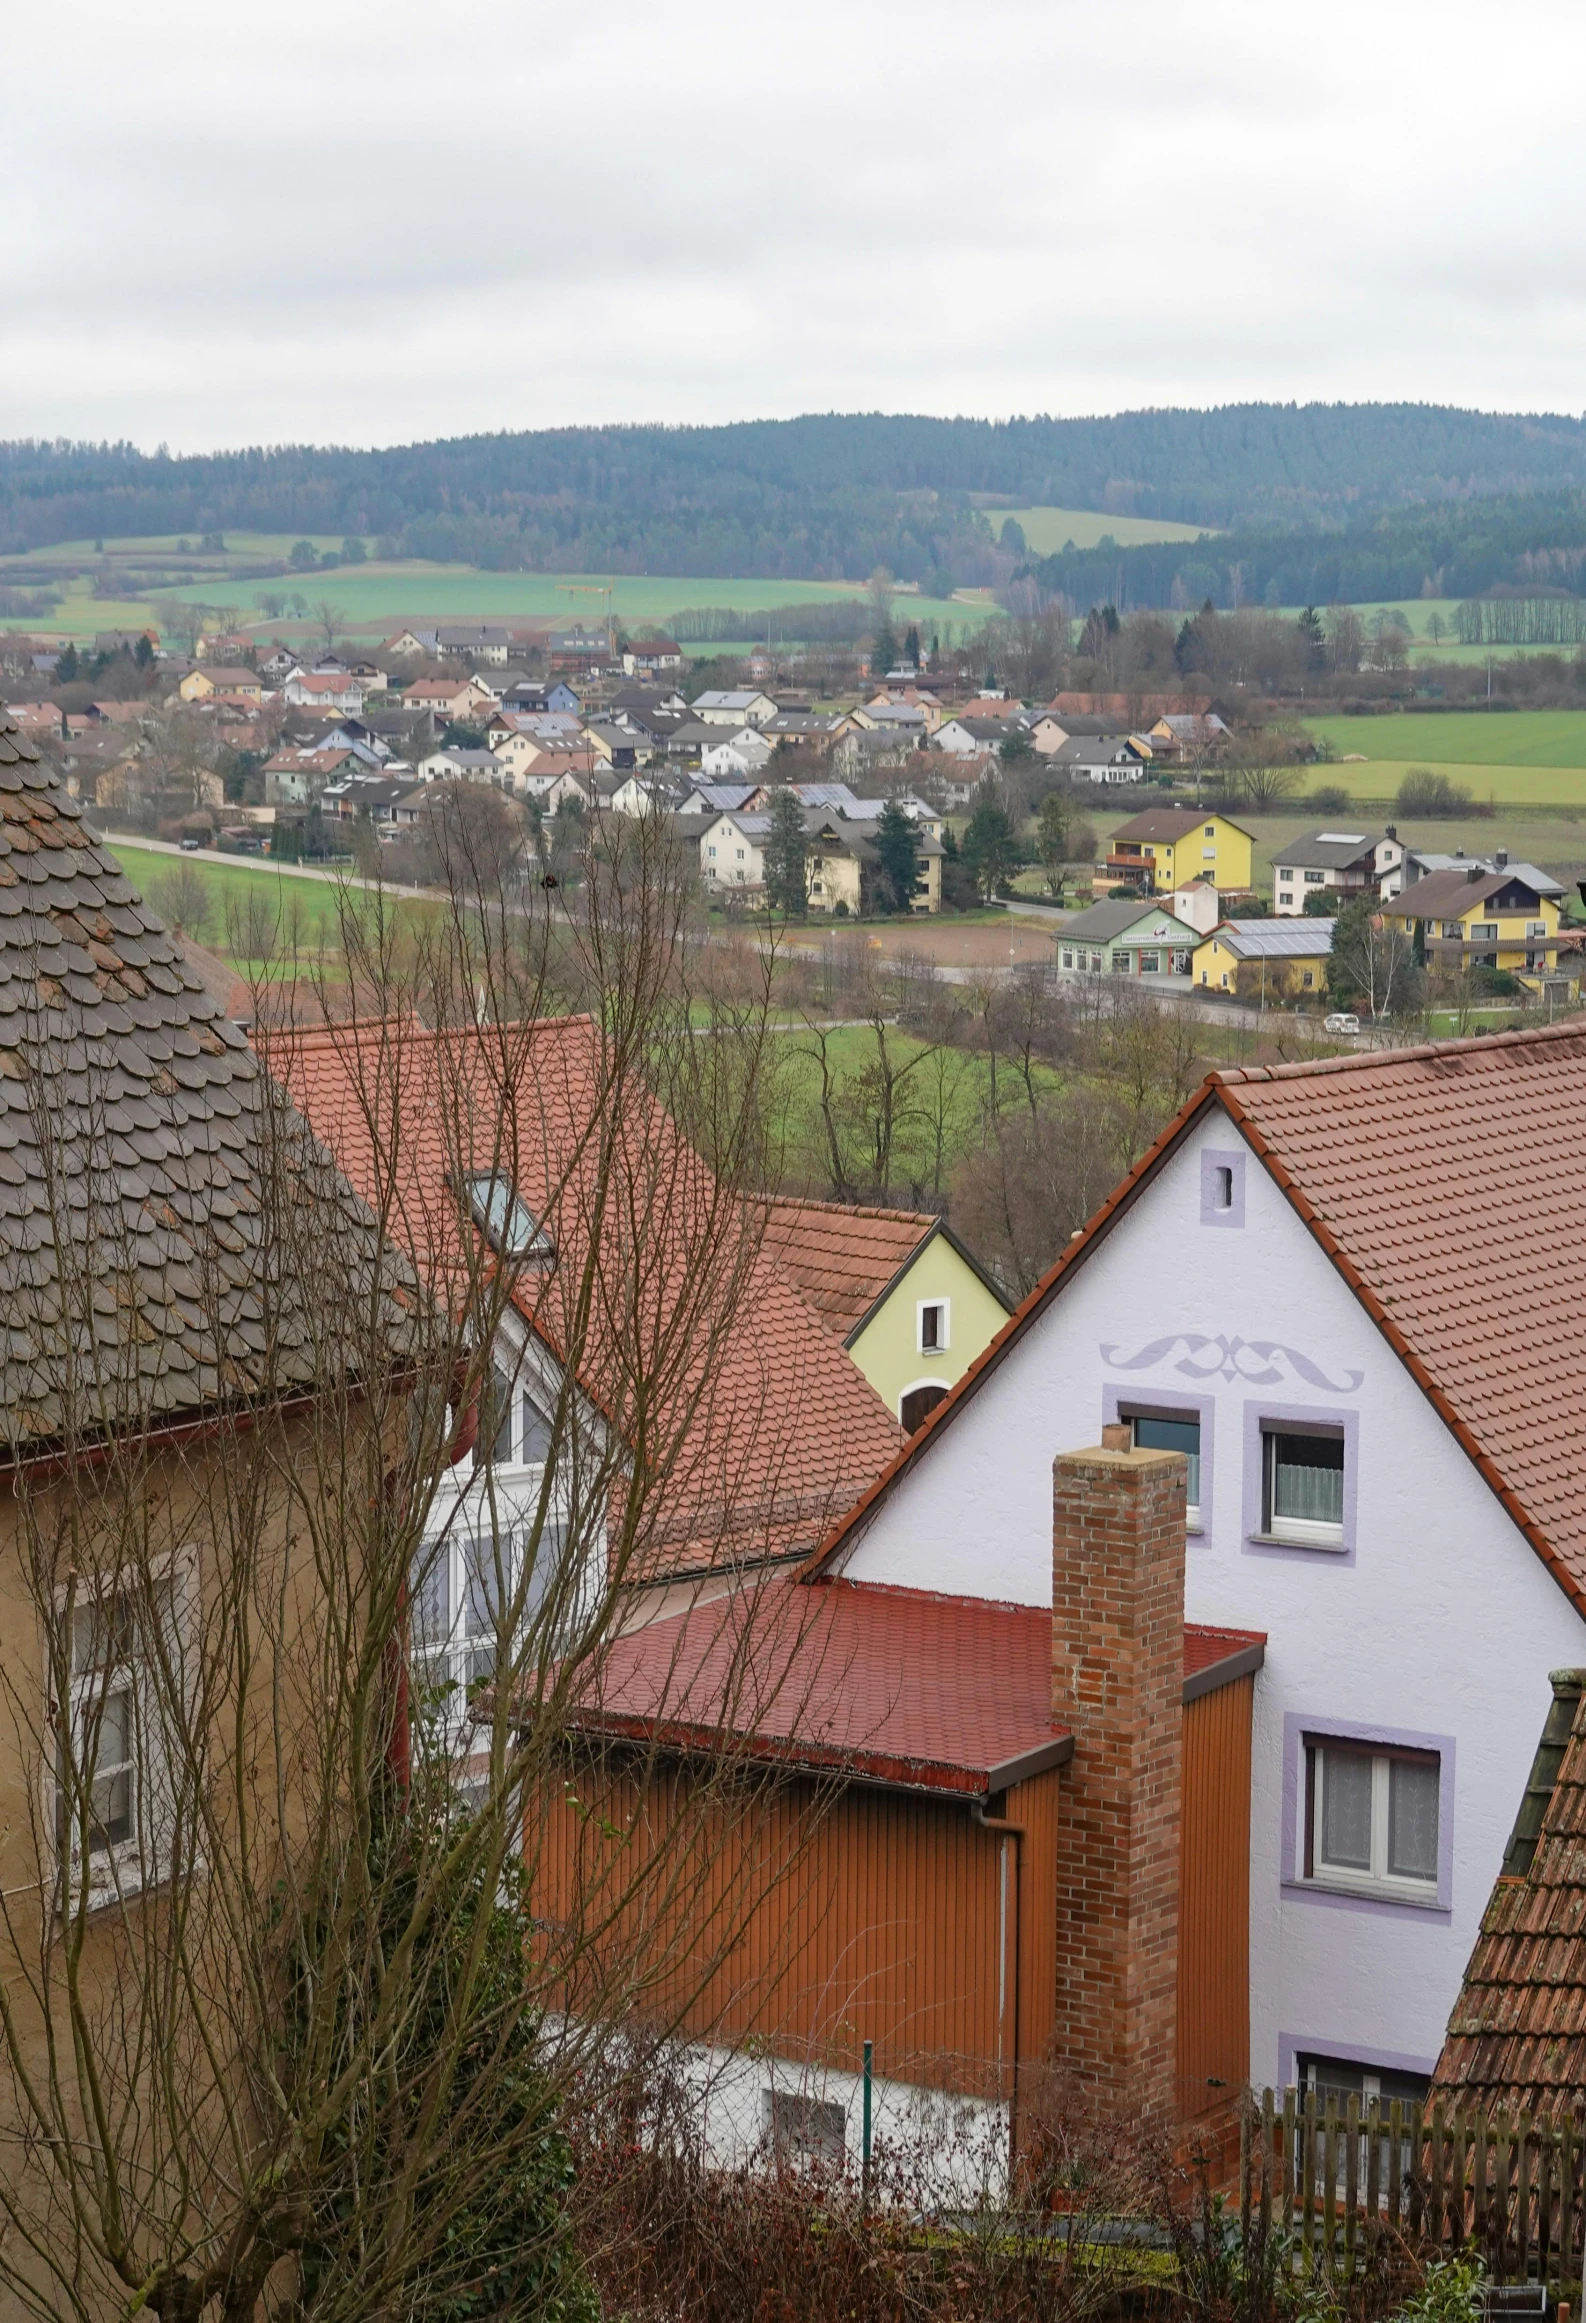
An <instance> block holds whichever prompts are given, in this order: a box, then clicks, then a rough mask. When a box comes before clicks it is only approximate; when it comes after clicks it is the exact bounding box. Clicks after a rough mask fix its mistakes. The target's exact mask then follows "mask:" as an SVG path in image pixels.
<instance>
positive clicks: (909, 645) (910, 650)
mask: <svg viewBox="0 0 1586 2323" xmlns="http://www.w3.org/2000/svg"><path fill="white" fill-rule="evenodd" d="M903 658H904V660H905V661H906V662H910V663H912V664H913V666H914V668H915V669H918V668H919V666H920V633H919V631H918V630H917V629H916V628H915V627H914V626H913V624H912V623H910V626H909V634H908V636H907V637H906V638H905V639H904V640H903Z"/></svg>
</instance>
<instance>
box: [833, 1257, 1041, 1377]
mask: <svg viewBox="0 0 1586 2323" xmlns="http://www.w3.org/2000/svg"><path fill="white" fill-rule="evenodd" d="M925 1299H946V1300H948V1301H949V1312H948V1344H947V1347H946V1349H945V1350H943V1349H933V1350H932V1351H931V1352H929V1353H921V1351H920V1349H919V1345H918V1340H919V1306H920V1302H921V1301H922V1300H925ZM1007 1319H1008V1311H1007V1309H1006V1307H1004V1306H1002V1305H1001V1304H999V1302H998V1301H997V1300H996V1299H994V1298H993V1297H992V1295H991V1293H990V1291H988V1290H987V1288H986V1286H985V1284H984V1283H983V1282H982V1281H981V1279H980V1277H979V1276H978V1275H977V1274H976V1272H975V1270H974V1268H973V1267H970V1266H966V1265H965V1264H964V1261H963V1260H962V1259H961V1258H960V1257H959V1255H958V1253H957V1251H956V1250H955V1249H954V1248H953V1246H952V1244H951V1243H950V1242H946V1241H944V1240H943V1239H942V1237H941V1235H940V1234H933V1235H932V1237H931V1239H930V1241H929V1242H928V1243H927V1244H926V1245H925V1248H924V1249H923V1250H922V1251H921V1253H920V1255H919V1257H918V1258H917V1259H916V1260H915V1261H914V1264H913V1265H912V1266H911V1267H910V1269H909V1271H908V1273H907V1274H906V1275H905V1276H904V1278H903V1280H902V1282H900V1283H899V1284H898V1285H897V1287H896V1289H895V1290H894V1291H893V1293H892V1296H891V1297H890V1298H889V1299H888V1301H887V1303H886V1305H885V1306H884V1307H883V1308H882V1310H881V1312H880V1314H879V1315H877V1316H876V1317H875V1319H874V1320H873V1321H872V1322H871V1323H869V1324H867V1325H866V1327H865V1329H864V1330H863V1331H862V1332H861V1333H860V1335H859V1337H858V1338H857V1339H856V1340H855V1341H854V1344H853V1346H852V1347H851V1348H850V1349H849V1353H850V1354H851V1355H852V1356H853V1359H854V1361H855V1362H856V1363H857V1364H858V1366H859V1368H860V1370H861V1371H862V1372H863V1373H864V1375H865V1377H866V1379H868V1380H869V1382H870V1384H871V1386H872V1387H873V1388H874V1389H875V1391H876V1393H877V1395H879V1396H880V1398H881V1400H882V1402H883V1403H884V1404H885V1405H886V1406H887V1408H888V1410H889V1411H891V1412H893V1413H894V1414H896V1412H897V1410H898V1406H899V1403H900V1402H901V1400H902V1398H903V1397H904V1396H905V1395H906V1394H907V1393H908V1391H909V1389H910V1388H911V1387H919V1386H921V1385H922V1384H923V1383H924V1382H925V1381H927V1380H933V1379H939V1380H941V1381H942V1382H943V1384H944V1385H945V1386H947V1387H951V1386H953V1385H954V1383H955V1382H956V1381H958V1380H960V1379H962V1378H963V1376H964V1373H965V1372H966V1371H967V1370H968V1369H969V1366H970V1365H971V1363H973V1362H974V1360H975V1357H976V1356H977V1355H978V1354H979V1353H980V1351H981V1349H982V1348H983V1347H987V1346H989V1345H990V1343H991V1341H992V1340H993V1339H994V1338H995V1337H996V1335H997V1333H998V1332H999V1331H1000V1330H1001V1329H1002V1326H1003V1324H1004V1323H1005V1322H1006V1321H1007Z"/></svg>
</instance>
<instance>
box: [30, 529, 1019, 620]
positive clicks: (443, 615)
mask: <svg viewBox="0 0 1586 2323" xmlns="http://www.w3.org/2000/svg"><path fill="white" fill-rule="evenodd" d="M299 537H302V538H306V539H309V540H310V541H311V542H312V545H313V546H314V547H315V548H316V549H317V550H318V551H319V552H320V553H321V554H324V553H327V552H334V551H339V550H340V547H341V543H340V541H339V540H332V539H329V538H327V537H324V536H318V537H316V536H315V535H312V534H305V535H301V536H299ZM292 545H293V543H292V541H291V540H290V539H288V538H287V537H286V536H285V535H284V534H283V535H273V534H264V533H228V534H227V535H226V548H225V553H224V554H223V555H220V554H212V555H207V556H206V555H204V554H202V553H199V552H198V551H196V550H195V549H193V548H192V546H191V544H190V546H189V552H188V553H187V554H185V555H184V554H183V553H182V551H181V548H180V544H179V542H178V541H177V540H176V538H175V537H174V536H168V537H165V538H161V539H157V540H154V539H145V540H138V539H127V540H110V541H106V542H105V544H104V547H103V550H102V551H101V550H99V549H96V547H95V545H94V543H93V542H92V541H76V542H71V543H63V544H61V545H60V546H58V547H55V548H51V549H45V550H40V551H37V552H35V553H33V554H30V555H29V556H27V557H26V558H0V585H4V584H5V583H6V581H7V579H8V567H15V566H18V565H21V566H25V567H26V569H27V571H28V573H29V574H32V573H34V572H36V571H37V570H38V569H39V568H41V567H45V566H50V565H54V566H57V567H69V566H71V565H89V566H92V565H96V564H97V563H98V561H99V558H100V556H101V555H103V556H105V557H107V558H109V559H110V560H111V565H112V570H113V571H114V570H115V569H116V568H117V567H118V566H119V567H123V568H124V567H125V566H127V565H128V564H132V563H135V561H136V560H138V559H147V560H148V561H149V562H150V563H156V562H165V561H168V560H174V561H179V562H180V563H181V564H182V566H183V567H184V568H185V571H186V574H187V577H185V578H184V579H183V580H182V581H181V582H179V583H177V584H173V585H172V586H170V587H166V588H157V589H152V590H150V591H149V592H148V593H147V594H145V595H128V596H125V597H97V596H95V595H94V575H93V573H92V572H88V571H83V572H79V573H78V574H77V575H76V577H75V578H74V579H71V580H69V581H66V582H64V583H63V587H64V592H65V593H64V595H63V598H62V602H61V604H60V605H59V607H58V608H57V609H56V610H55V611H54V612H52V613H50V614H48V615H45V616H41V617H40V618H39V619H38V621H37V622H36V624H35V626H36V627H38V628H40V629H48V630H52V631H60V632H61V633H63V634H64V635H67V636H71V637H85V636H86V637H91V636H93V635H94V634H95V632H96V631H99V630H103V629H124V628H134V627H140V626H142V625H143V624H145V623H149V622H153V623H154V624H156V625H159V624H160V622H161V618H162V609H163V608H165V607H166V606H167V605H168V604H169V603H170V602H172V601H177V602H194V601H197V602H202V603H203V604H205V605H207V606H213V607H214V608H215V609H216V610H217V611H224V612H225V613H226V614H228V615H229V616H230V617H232V618H234V619H236V620H237V621H238V622H239V623H240V624H243V625H246V626H249V627H253V626H259V627H261V628H263V629H264V630H266V632H267V633H269V634H271V635H274V634H276V633H279V634H281V635H282V636H284V637H288V638H293V637H296V636H298V635H304V636H306V635H308V634H309V632H310V630H311V629H312V626H313V625H312V623H305V622H304V621H303V620H301V619H295V620H294V619H292V618H290V617H288V618H286V619H284V620H281V621H275V622H268V623H267V622H265V621H264V619H263V616H262V615H261V614H260V612H259V609H258V606H257V604H256V602H255V600H256V598H257V597H259V596H263V595H269V596H283V597H287V598H291V597H293V596H301V597H303V598H305V599H306V600H307V601H308V603H309V604H315V603H317V602H318V601H319V600H320V599H322V598H323V599H325V600H327V601H328V602H329V603H331V604H333V605H335V606H337V607H339V608H340V611H341V613H342V615H343V616H344V618H345V623H346V627H347V630H348V631H349V633H350V634H354V635H364V636H378V635H381V634H384V633H385V632H388V631H390V630H392V629H397V628H401V627H403V626H404V625H408V624H414V623H421V622H429V623H434V622H437V621H465V620H480V621H503V620H510V619H514V618H516V619H522V620H536V619H551V620H560V621H565V622H567V623H569V624H572V623H574V622H582V623H584V624H586V625H588V626H595V625H596V624H598V623H600V622H602V621H603V620H604V619H605V615H606V598H605V595H604V590H605V587H606V584H607V582H608V581H609V582H610V585H611V610H612V613H613V615H614V616H615V618H616V619H617V620H618V621H619V622H621V623H623V624H624V625H626V626H627V627H629V628H638V627H641V626H643V625H646V624H659V623H664V622H667V621H669V620H671V619H672V618H673V617H674V615H676V614H677V613H679V612H682V611H684V610H686V609H695V608H702V607H707V606H731V607H732V608H733V609H734V610H735V611H738V612H743V613H750V614H754V613H761V612H764V611H766V610H767V609H768V608H771V607H774V606H779V605H825V604H834V603H837V602H840V601H842V600H852V599H853V598H854V597H856V596H863V594H864V586H865V585H864V583H863V581H860V580H854V581H778V580H737V579H728V578H723V577H721V576H719V575H708V576H705V577H703V578H701V577H699V576H688V575H685V576H683V577H682V578H678V579H668V578H665V577H662V576H658V575H655V574H641V575H608V574H600V573H595V574H582V573H487V572H483V571H481V570H480V569H479V568H478V567H477V566H473V565H455V564H436V563H430V562H428V561H426V560H424V559H420V558H403V559H400V560H397V561H393V562H386V563H383V562H381V561H379V560H378V559H370V561H369V562H367V563H365V564H361V565H358V564H350V565H337V566H335V567H334V568H333V569H332V570H331V571H329V572H324V571H319V570H316V571H312V572H307V573H291V574H283V575H281V576H280V577H279V578H274V579H270V580H267V581H260V580H254V579H249V578H247V577H245V576H244V575H243V574H241V573H239V571H238V570H237V568H238V567H239V566H242V565H247V564H250V563H262V562H264V561H265V560H267V559H284V558H285V557H286V556H287V555H288V553H289V551H290V550H291V548H292ZM21 585H23V586H28V585H29V584H28V583H27V582H23V583H22V584H21ZM591 591H594V592H597V593H595V594H591ZM995 611H996V607H995V605H994V604H993V603H992V602H991V601H990V599H989V598H987V597H985V596H982V595H979V594H978V593H966V595H965V596H963V597H959V598H951V599H949V598H940V597H924V596H919V595H916V594H914V593H913V592H911V591H909V590H907V589H901V590H900V591H899V592H898V596H897V601H896V605H895V609H894V617H895V620H896V622H897V624H898V626H899V627H900V628H902V627H906V626H907V625H908V623H910V622H918V623H919V624H920V625H921V626H922V627H927V628H928V629H929V630H930V631H932V632H934V633H935V634H936V635H938V636H942V637H945V636H947V635H948V634H949V633H951V635H952V636H953V637H954V638H961V637H963V636H964V635H966V634H967V633H968V632H969V631H970V630H973V629H978V628H979V627H980V625H981V623H982V622H983V621H985V620H986V618H987V617H988V615H990V614H991V613H993V612H995ZM166 617H167V618H168V615H167V616H166Z"/></svg>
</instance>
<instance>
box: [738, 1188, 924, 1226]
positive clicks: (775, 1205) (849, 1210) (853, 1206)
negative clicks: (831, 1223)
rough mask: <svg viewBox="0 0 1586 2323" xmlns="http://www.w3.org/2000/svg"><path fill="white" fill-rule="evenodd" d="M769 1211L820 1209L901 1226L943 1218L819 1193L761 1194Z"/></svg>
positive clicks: (842, 1216)
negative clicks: (905, 1222)
mask: <svg viewBox="0 0 1586 2323" xmlns="http://www.w3.org/2000/svg"><path fill="white" fill-rule="evenodd" d="M758 1198H759V1200H761V1201H762V1202H764V1204H765V1206H766V1208H767V1209H768V1210H820V1211H824V1212H826V1213H828V1214H829V1215H831V1216H833V1217H838V1218H887V1219H891V1220H893V1221H894V1222H896V1223H899V1224H901V1223H902V1222H903V1221H905V1220H907V1222H908V1223H909V1224H910V1225H915V1226H936V1225H939V1224H940V1223H941V1221H940V1219H939V1218H938V1217H937V1216H936V1215H935V1213H934V1212H933V1211H930V1210H888V1209H885V1208H883V1207H882V1206H881V1205H880V1204H879V1203H875V1202H829V1201H827V1200H826V1199H825V1198H824V1196H822V1195H820V1194H762V1195H760V1196H759V1197H758Z"/></svg>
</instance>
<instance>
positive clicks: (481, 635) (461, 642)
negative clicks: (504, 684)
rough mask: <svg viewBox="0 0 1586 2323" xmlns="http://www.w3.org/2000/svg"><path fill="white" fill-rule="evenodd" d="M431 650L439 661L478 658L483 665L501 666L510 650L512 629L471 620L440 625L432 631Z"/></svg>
mask: <svg viewBox="0 0 1586 2323" xmlns="http://www.w3.org/2000/svg"><path fill="white" fill-rule="evenodd" d="M435 652H436V656H437V658H438V659H439V660H441V661H468V662H475V661H478V662H483V663H484V664H485V665H486V666H487V668H493V669H505V668H506V666H507V662H508V659H509V657H510V655H511V652H512V632H511V630H510V629H502V628H495V627H492V626H491V625H490V624H488V623H486V622H472V621H470V622H464V623H461V624H459V625H456V626H453V627H449V628H440V629H437V630H436V632H435Z"/></svg>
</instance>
